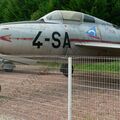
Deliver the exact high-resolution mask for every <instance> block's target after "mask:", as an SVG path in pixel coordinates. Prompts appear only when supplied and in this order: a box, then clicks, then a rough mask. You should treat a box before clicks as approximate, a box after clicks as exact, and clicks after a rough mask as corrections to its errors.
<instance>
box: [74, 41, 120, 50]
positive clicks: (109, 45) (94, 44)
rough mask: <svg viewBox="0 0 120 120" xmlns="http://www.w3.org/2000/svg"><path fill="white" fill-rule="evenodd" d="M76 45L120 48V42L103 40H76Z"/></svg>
mask: <svg viewBox="0 0 120 120" xmlns="http://www.w3.org/2000/svg"><path fill="white" fill-rule="evenodd" d="M75 45H76V46H79V47H82V46H83V47H98V48H109V49H110V48H112V49H120V44H118V43H103V42H99V43H98V42H76V43H75Z"/></svg>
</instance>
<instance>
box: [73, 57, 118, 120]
mask: <svg viewBox="0 0 120 120" xmlns="http://www.w3.org/2000/svg"><path fill="white" fill-rule="evenodd" d="M73 65H74V69H75V70H74V74H73V85H72V86H73V105H72V107H73V108H72V110H73V120H119V119H120V74H119V73H120V58H117V57H116V58H113V57H78V58H73Z"/></svg>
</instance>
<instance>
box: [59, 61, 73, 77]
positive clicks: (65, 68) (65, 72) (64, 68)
mask: <svg viewBox="0 0 120 120" xmlns="http://www.w3.org/2000/svg"><path fill="white" fill-rule="evenodd" d="M60 72H62V73H63V75H64V76H66V77H68V64H67V63H64V64H62V65H61V67H60ZM73 72H74V68H73V65H72V74H73Z"/></svg>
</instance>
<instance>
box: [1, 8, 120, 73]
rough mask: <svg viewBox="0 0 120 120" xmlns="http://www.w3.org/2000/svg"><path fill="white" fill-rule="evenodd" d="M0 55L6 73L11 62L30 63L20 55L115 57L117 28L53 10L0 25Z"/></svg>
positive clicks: (119, 51) (118, 40) (118, 39)
mask: <svg viewBox="0 0 120 120" xmlns="http://www.w3.org/2000/svg"><path fill="white" fill-rule="evenodd" d="M0 53H1V58H2V59H3V60H8V61H7V62H4V64H3V66H4V67H3V68H4V70H6V71H13V69H14V67H13V66H14V65H13V61H17V62H21V63H28V62H30V61H29V60H27V59H25V58H22V57H20V55H24V56H26V55H62V56H63V55H64V56H83V55H84V56H104V55H105V56H106V55H107V56H112V55H114V56H118V55H120V29H119V27H118V26H116V25H113V24H112V23H109V22H106V21H104V20H101V19H99V18H96V17H94V16H91V15H88V14H84V13H81V12H76V11H66V10H55V11H53V12H51V13H48V14H47V15H45V16H43V17H41V18H40V19H38V20H36V21H21V22H11V23H4V24H0ZM17 58H18V59H17ZM23 59H24V60H23ZM22 61H23V62H22ZM32 62H34V61H32ZM32 62H30V64H32ZM8 63H9V65H8ZM66 67H67V65H66V64H63V65H62V68H61V72H63V73H65V72H66V71H64V70H63V68H66Z"/></svg>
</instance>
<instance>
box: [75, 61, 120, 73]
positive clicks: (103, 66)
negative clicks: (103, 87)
mask: <svg viewBox="0 0 120 120" xmlns="http://www.w3.org/2000/svg"><path fill="white" fill-rule="evenodd" d="M74 67H75V69H76V70H78V71H96V72H120V62H106V63H105V62H104V63H91V64H90V63H87V64H75V65H74Z"/></svg>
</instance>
